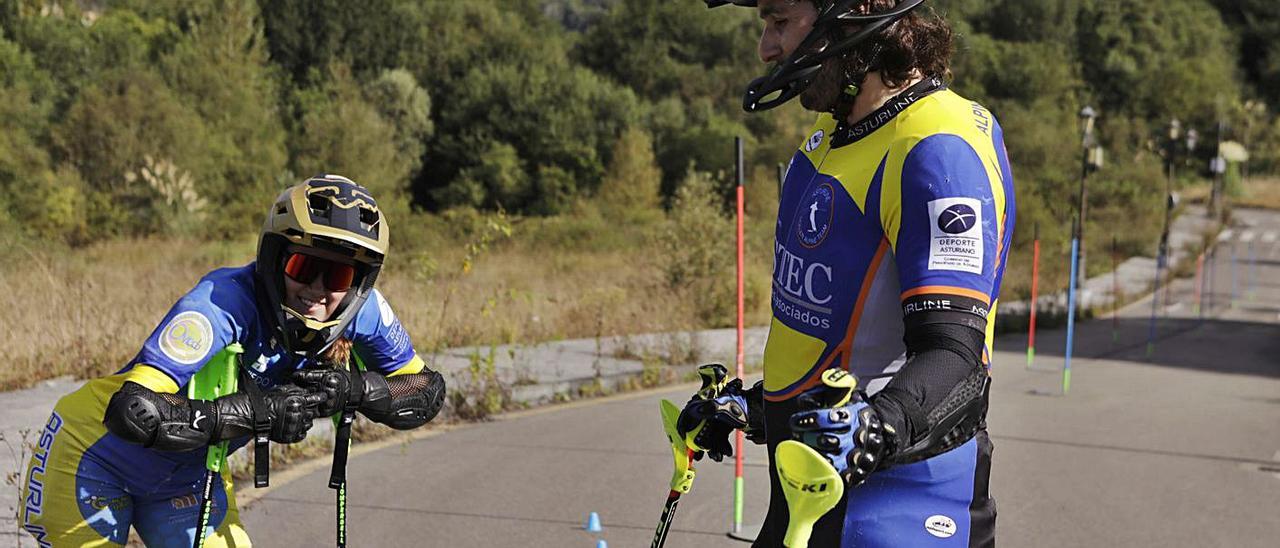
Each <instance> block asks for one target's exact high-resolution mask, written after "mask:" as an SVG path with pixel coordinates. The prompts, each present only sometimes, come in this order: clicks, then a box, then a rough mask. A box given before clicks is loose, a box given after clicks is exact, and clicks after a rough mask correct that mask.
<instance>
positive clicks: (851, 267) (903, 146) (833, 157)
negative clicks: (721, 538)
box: [756, 78, 1014, 547]
mask: <svg viewBox="0 0 1280 548" xmlns="http://www.w3.org/2000/svg"><path fill="white" fill-rule="evenodd" d="M810 135H811V137H810V138H809V139H807V140H806V141H805V142H804V143H803V144H802V145H801V148H800V150H799V151H798V152H797V153H796V154H795V156H794V157H793V158H792V160H791V164H790V167H789V168H788V171H787V174H786V178H785V182H784V186H783V189H782V196H781V200H780V204H779V209H778V224H777V228H776V242H775V249H774V251H775V253H774V265H773V292H772V293H773V297H772V305H773V320H772V324H771V328H770V331H769V338H768V342H767V344H766V347H765V356H764V390H765V392H764V394H765V424H766V429H767V432H768V438H769V446H770V447H769V449H770V451H769V453H770V458H771V459H772V455H773V452H774V451H773V450H774V448H775V447H776V446H777V444H778V443H780V442H781V441H783V440H785V439H787V436H786V435H785V433H786V432H787V431H788V426H787V420H788V418H789V417H790V416H791V414H792V413H794V412H796V411H797V405H796V401H795V397H796V396H797V395H799V394H800V393H802V392H803V391H805V390H806V389H809V388H811V387H813V386H815V385H817V384H818V383H819V382H820V380H819V375H820V374H821V372H822V371H824V370H826V369H827V368H830V367H841V368H845V369H847V370H848V371H850V372H852V373H854V374H855V375H856V376H857V377H858V378H859V379H860V382H861V384H862V385H863V386H864V387H865V388H867V389H868V391H869V392H870V393H873V394H874V393H875V392H876V391H878V390H880V389H881V388H883V387H884V385H885V384H886V383H887V382H888V380H889V379H890V378H891V377H892V376H893V375H894V373H895V372H896V371H898V369H899V368H901V367H902V366H903V364H904V363H905V362H906V346H905V344H904V342H903V335H904V324H903V318H904V313H905V312H907V310H906V309H907V308H909V307H911V306H922V304H921V303H915V304H913V298H914V299H918V298H919V296H922V295H927V296H931V297H941V298H943V299H946V302H948V303H952V302H955V303H965V305H964V306H966V307H969V308H971V309H972V310H973V312H975V313H977V314H979V315H980V316H983V317H987V316H988V315H989V316H990V318H991V319H994V317H995V316H994V312H995V309H996V299H997V296H998V294H999V290H1000V279H1001V275H1002V273H1003V272H1004V266H1005V258H1006V255H1007V254H1008V249H1009V244H1010V236H1011V235H1012V232H1013V224H1014V193H1013V178H1012V175H1011V173H1010V169H1009V162H1008V159H1007V155H1006V152H1005V148H1004V143H1003V136H1002V132H1001V129H1000V126H999V124H997V123H996V120H995V118H994V117H993V116H992V115H991V113H990V112H988V111H987V109H986V108H983V107H982V106H981V105H979V104H977V103H974V102H972V101H969V100H966V99H964V98H962V97H960V96H959V95H957V94H955V93H954V92H952V91H950V90H948V89H946V86H945V85H944V84H943V83H942V82H941V81H940V80H938V79H934V78H928V79H925V80H924V81H922V82H920V83H919V84H916V85H914V86H912V87H911V88H909V89H908V90H907V91H905V92H904V93H902V94H901V95H899V96H898V97H896V98H894V99H892V100H890V101H889V102H888V103H887V104H886V105H884V106H883V107H882V108H880V109H878V110H877V111H875V112H873V113H871V114H870V115H868V116H867V117H865V118H863V119H862V120H861V121H860V122H858V123H856V124H847V123H837V121H836V120H835V119H834V118H833V117H832V116H831V115H822V116H821V117H820V118H819V120H818V122H817V123H816V125H815V126H814V128H813V130H812V131H811V132H810ZM935 302H936V301H935ZM923 305H926V306H927V303H925V304H923ZM993 334H994V321H989V322H987V323H986V343H985V346H986V348H985V349H984V351H983V357H982V359H983V362H984V363H985V364H987V366H988V368H989V364H990V361H989V357H990V349H991V342H992V337H993ZM779 433H782V434H781V435H780V434H779ZM989 458H990V442H989V440H988V439H987V436H986V434H985V431H983V432H981V433H979V435H978V436H977V437H975V438H974V439H972V440H970V441H969V442H968V443H965V444H964V445H962V446H960V447H958V448H956V449H954V450H952V451H949V452H946V453H943V454H941V455H938V456H935V457H933V458H930V459H928V460H925V461H921V462H917V463H914V464H906V465H901V466H897V467H893V468H889V469H887V470H883V471H880V472H876V473H874V474H872V475H871V478H870V479H869V480H868V481H867V482H866V483H865V484H863V485H861V486H858V487H856V488H853V489H850V490H849V491H847V493H848V495H847V497H846V499H847V500H846V502H842V503H841V505H839V506H837V507H836V510H835V511H832V512H830V513H828V514H827V516H826V517H824V518H823V519H822V520H820V521H819V522H818V524H817V527H815V530H814V534H813V541H812V544H811V545H813V546H844V547H851V546H860V547H861V546H877V547H879V546H897V547H902V546H907V547H910V546H969V545H971V544H970V543H971V542H972V543H974V544H979V543H981V542H982V540H981V539H982V538H985V537H986V536H988V535H991V534H993V533H991V531H992V529H993V527H994V502H992V501H991V500H990V498H989V496H988V495H987V481H988V479H987V471H988V470H989V466H990V464H989ZM770 470H771V475H772V478H771V483H772V487H773V488H772V496H771V501H770V510H769V517H768V519H767V520H766V525H765V530H764V531H763V532H762V533H761V535H760V537H759V539H758V540H757V541H756V546H781V544H782V543H781V539H782V535H783V533H784V529H785V527H786V523H787V519H786V515H787V514H786V512H787V508H786V504H785V501H784V497H783V494H782V492H781V488H780V486H779V484H778V478H777V474H776V471H774V470H773V467H772V466H770Z"/></svg>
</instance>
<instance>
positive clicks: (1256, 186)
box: [1182, 176, 1280, 209]
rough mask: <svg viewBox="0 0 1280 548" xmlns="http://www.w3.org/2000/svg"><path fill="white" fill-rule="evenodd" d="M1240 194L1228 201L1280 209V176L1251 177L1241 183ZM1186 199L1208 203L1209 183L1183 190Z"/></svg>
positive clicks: (1238, 205) (1234, 203) (1240, 205)
mask: <svg viewBox="0 0 1280 548" xmlns="http://www.w3.org/2000/svg"><path fill="white" fill-rule="evenodd" d="M1239 194H1240V195H1239V196H1230V197H1228V201H1229V203H1230V204H1231V205H1232V206H1235V207H1256V208H1262V209H1280V177H1274V176H1272V177H1251V178H1249V179H1246V180H1245V181H1244V182H1243V183H1242V184H1241V189H1240V192H1239ZM1182 196H1183V198H1184V199H1185V200H1187V201H1188V202H1191V203H1208V201H1209V183H1208V182H1204V183H1199V184H1196V185H1194V186H1190V187H1187V188H1186V189H1185V190H1183V191H1182Z"/></svg>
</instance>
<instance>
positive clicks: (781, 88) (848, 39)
mask: <svg viewBox="0 0 1280 548" xmlns="http://www.w3.org/2000/svg"><path fill="white" fill-rule="evenodd" d="M810 1H811V2H813V4H814V6H815V7H816V8H818V18H817V19H816V20H814V22H813V29H812V30H810V31H809V34H808V35H806V36H805V37H804V40H803V41H801V42H800V45H799V46H798V47H796V50H795V51H793V52H791V55H789V56H787V58H786V59H783V60H782V62H780V63H778V65H777V66H776V67H774V68H773V70H771V71H769V74H766V75H764V76H761V77H760V78H756V79H755V80H752V81H751V83H750V84H747V92H746V93H745V94H744V95H743V96H742V108H743V110H746V111H747V112H758V111H762V110H769V109H771V108H773V107H776V106H778V105H781V104H783V103H785V102H787V101H790V100H791V99H792V98H794V97H795V96H797V95H799V94H800V92H802V91H804V89H805V88H806V87H808V85H809V82H811V81H812V80H813V77H814V75H815V74H817V73H818V70H819V69H821V68H822V63H824V62H826V61H828V60H830V59H832V58H838V57H843V56H846V55H848V54H849V53H850V52H852V51H853V50H854V48H856V47H857V46H858V45H859V44H862V43H863V42H866V41H867V40H868V39H869V38H871V37H872V36H873V35H874V34H875V33H877V32H880V31H881V30H883V29H884V28H885V27H888V26H889V25H892V24H894V23H896V22H897V21H898V20H899V19H902V18H903V17H905V16H906V15H907V14H908V13H910V12H911V10H913V9H915V8H916V7H918V6H919V5H920V4H923V3H924V0H899V1H898V3H897V5H896V6H894V7H893V8H892V9H890V10H888V11H883V12H880V13H872V14H866V15H862V14H859V10H858V8H859V7H860V5H862V4H863V3H864V2H866V0H810ZM706 3H707V7H710V8H714V7H717V6H723V5H725V4H733V5H736V6H747V7H755V6H756V3H757V0H706ZM849 23H857V24H861V25H862V27H861V28H859V29H858V30H857V31H856V32H854V33H853V34H850V35H848V36H841V34H840V33H839V32H837V29H839V28H840V27H842V26H845V25H847V24H849ZM868 68H870V67H868ZM850 76H851V78H855V79H857V80H858V81H856V82H849V83H850V84H851V85H861V83H862V82H861V79H862V78H863V77H865V76H866V75H865V74H860V75H850Z"/></svg>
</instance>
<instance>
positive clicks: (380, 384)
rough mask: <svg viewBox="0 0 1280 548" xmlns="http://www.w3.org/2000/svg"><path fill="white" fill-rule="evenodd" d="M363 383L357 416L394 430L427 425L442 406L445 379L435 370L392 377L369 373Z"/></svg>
mask: <svg viewBox="0 0 1280 548" xmlns="http://www.w3.org/2000/svg"><path fill="white" fill-rule="evenodd" d="M364 383H365V395H364V401H363V402H362V403H361V405H360V414H362V415H364V416H366V417H368V418H369V420H372V421H373V422H377V423H380V424H385V425H387V426H390V427H392V428H395V429H396V430H410V429H413V428H417V427H419V426H422V425H424V424H426V423H427V422H429V421H430V420H431V419H433V418H435V416H436V414H437V413H439V412H440V408H441V407H442V406H443V405H444V390H445V383H444V377H443V376H441V375H440V373H437V372H435V371H430V370H425V371H423V372H421V373H415V374H412V375H397V376H394V377H385V376H383V375H380V374H378V373H374V372H372V371H369V372H366V373H365V374H364Z"/></svg>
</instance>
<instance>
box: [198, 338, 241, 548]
mask: <svg viewBox="0 0 1280 548" xmlns="http://www.w3.org/2000/svg"><path fill="white" fill-rule="evenodd" d="M243 353H244V347H242V346H240V344H239V343H231V344H229V345H227V347H226V348H223V349H222V351H221V352H218V354H217V355H215V356H214V357H213V359H211V360H209V361H208V363H205V364H204V367H201V368H200V370H199V371H197V372H196V374H195V375H194V376H192V377H191V380H190V381H187V399H192V400H205V401H212V400H215V399H218V398H220V397H222V396H226V395H230V394H234V393H235V391H236V390H237V389H238V388H239V386H238V385H237V382H236V381H237V379H238V378H239V377H238V376H237V375H238V374H239V372H240V354H243ZM229 443H230V442H229V441H223V442H220V443H217V444H214V445H211V446H209V452H208V454H207V455H206V456H205V460H204V466H205V474H204V492H203V493H202V496H201V499H200V515H199V519H198V520H197V521H196V530H195V536H194V537H193V540H192V546H193V547H194V548H201V547H203V546H204V540H205V536H204V532H205V529H206V528H208V526H209V515H210V514H212V513H213V482H214V478H215V477H220V476H221V473H222V471H223V470H225V469H226V467H227V446H228V444H229Z"/></svg>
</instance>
